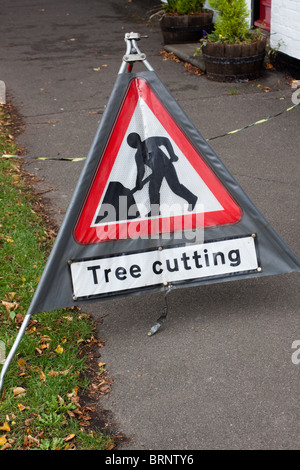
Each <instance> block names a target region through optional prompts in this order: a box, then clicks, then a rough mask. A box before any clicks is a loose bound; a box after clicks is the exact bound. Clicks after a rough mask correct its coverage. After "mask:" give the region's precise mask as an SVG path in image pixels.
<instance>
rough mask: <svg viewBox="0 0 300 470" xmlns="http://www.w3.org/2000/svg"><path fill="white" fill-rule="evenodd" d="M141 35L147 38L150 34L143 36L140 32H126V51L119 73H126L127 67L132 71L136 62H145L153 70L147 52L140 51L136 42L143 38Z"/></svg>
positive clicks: (128, 70)
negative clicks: (147, 58)
mask: <svg viewBox="0 0 300 470" xmlns="http://www.w3.org/2000/svg"><path fill="white" fill-rule="evenodd" d="M141 37H144V38H146V37H148V36H141V35H140V34H139V33H126V34H125V42H126V53H125V55H124V57H123V62H122V65H121V68H120V70H119V74H120V73H124V72H125V70H126V69H127V72H131V71H132V68H133V65H134V63H135V62H143V63H144V64H145V67H146V68H147V69H148V70H150V71H153V68H152V67H151V65H150V64H149V62H148V61H147V60H146V54H144V53H142V52H141V51H140V49H139V48H138V45H137V43H136V42H137V41H139V40H140V39H141Z"/></svg>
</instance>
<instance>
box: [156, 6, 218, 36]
mask: <svg viewBox="0 0 300 470" xmlns="http://www.w3.org/2000/svg"><path fill="white" fill-rule="evenodd" d="M212 21H213V11H212V10H204V11H202V12H200V13H195V14H193V15H164V16H163V17H162V18H161V20H160V28H161V32H162V35H163V40H164V44H180V43H187V42H197V41H199V40H200V39H201V38H202V37H203V30H205V31H206V32H207V33H209V32H211V30H212V26H213V23H212Z"/></svg>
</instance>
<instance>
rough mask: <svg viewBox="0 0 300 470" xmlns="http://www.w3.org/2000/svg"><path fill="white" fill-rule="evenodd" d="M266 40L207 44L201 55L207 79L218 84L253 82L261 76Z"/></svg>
mask: <svg viewBox="0 0 300 470" xmlns="http://www.w3.org/2000/svg"><path fill="white" fill-rule="evenodd" d="M265 49H266V39H259V40H256V41H255V42H252V43H250V44H226V43H222V42H207V43H206V44H205V45H203V48H202V53H203V59H204V61H205V70H206V74H207V78H209V79H211V80H215V81H218V82H236V81H240V80H254V79H255V78H258V77H260V76H261V74H262V71H263V63H264V57H265Z"/></svg>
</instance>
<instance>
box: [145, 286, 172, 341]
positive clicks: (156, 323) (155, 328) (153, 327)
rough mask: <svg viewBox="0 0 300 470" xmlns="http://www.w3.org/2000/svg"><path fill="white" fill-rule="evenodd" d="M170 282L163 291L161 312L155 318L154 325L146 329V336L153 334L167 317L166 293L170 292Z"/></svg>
mask: <svg viewBox="0 0 300 470" xmlns="http://www.w3.org/2000/svg"><path fill="white" fill-rule="evenodd" d="M172 287H173V286H172V284H169V286H168V290H167V292H166V293H165V298H164V299H165V305H164V308H163V313H162V315H161V316H160V317H159V318H158V320H156V322H155V323H154V325H153V326H152V328H150V330H149V331H148V333H147V334H148V336H153V335H154V334H155V333H156V332H157V331H158V330H159V328H160V327H161V325H162V324H163V323H164V321H165V320H166V319H167V315H168V301H167V295H168V294H169V293H170V292H171V289H172Z"/></svg>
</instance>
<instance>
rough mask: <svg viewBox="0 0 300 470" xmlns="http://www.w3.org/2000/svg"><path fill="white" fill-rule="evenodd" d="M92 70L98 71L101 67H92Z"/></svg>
mask: <svg viewBox="0 0 300 470" xmlns="http://www.w3.org/2000/svg"><path fill="white" fill-rule="evenodd" d="M93 70H94V72H99V70H101V68H100V67H94V68H93Z"/></svg>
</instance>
